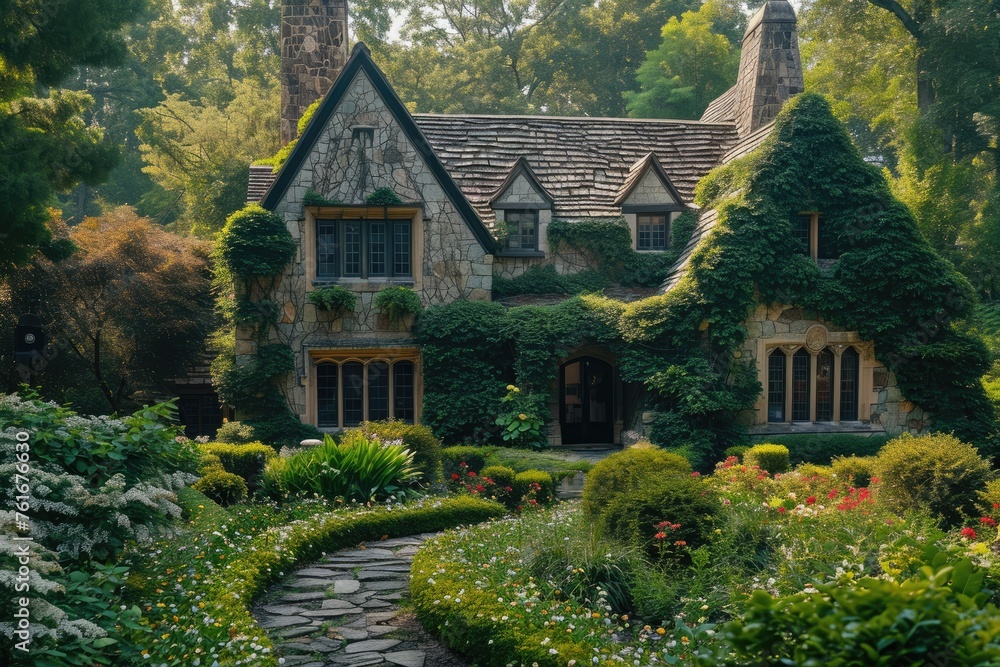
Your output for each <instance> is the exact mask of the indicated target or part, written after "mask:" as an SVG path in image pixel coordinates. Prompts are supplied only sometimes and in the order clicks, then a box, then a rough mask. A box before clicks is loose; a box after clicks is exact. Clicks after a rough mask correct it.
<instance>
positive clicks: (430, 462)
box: [358, 419, 441, 482]
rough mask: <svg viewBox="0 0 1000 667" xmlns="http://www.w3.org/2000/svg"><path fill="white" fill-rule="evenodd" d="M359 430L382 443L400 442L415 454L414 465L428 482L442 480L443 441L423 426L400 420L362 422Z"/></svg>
mask: <svg viewBox="0 0 1000 667" xmlns="http://www.w3.org/2000/svg"><path fill="white" fill-rule="evenodd" d="M358 429H359V430H360V431H361V432H362V433H364V434H365V435H366V436H368V437H373V438H376V439H378V440H380V441H382V442H389V441H397V440H398V441H400V442H401V443H402V444H403V446H404V447H406V448H407V449H409V450H410V451H411V452H413V465H414V466H416V468H417V469H418V470H419V471H420V472H421V473H423V475H424V479H425V480H427V481H428V482H436V481H438V480H440V479H441V441H440V440H438V439H437V437H436V436H435V435H434V432H433V431H431V429H430V428H428V427H427V426H425V425H423V424H408V423H406V422H404V421H401V420H399V419H386V420H384V421H373V422H362V424H361V425H360V426H359V427H358Z"/></svg>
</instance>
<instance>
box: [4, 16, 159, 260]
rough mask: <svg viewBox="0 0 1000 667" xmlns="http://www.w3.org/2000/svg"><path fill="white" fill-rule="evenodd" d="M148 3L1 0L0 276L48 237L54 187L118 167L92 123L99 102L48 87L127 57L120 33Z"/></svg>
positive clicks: (92, 178) (96, 177)
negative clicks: (89, 116)
mask: <svg viewBox="0 0 1000 667" xmlns="http://www.w3.org/2000/svg"><path fill="white" fill-rule="evenodd" d="M141 7H142V0H113V1H111V2H108V1H107V0H78V1H76V2H40V1H39V0H0V34H3V35H4V39H3V40H0V204H2V205H0V239H2V240H3V245H4V250H5V252H4V253H3V256H2V257H0V274H3V273H6V272H9V271H10V270H11V269H12V268H13V267H14V266H16V265H19V264H22V263H24V262H25V261H26V260H27V259H28V258H29V257H30V256H31V255H32V253H33V252H34V250H35V248H37V247H40V246H44V245H45V244H46V243H47V242H48V240H49V238H50V237H49V233H48V230H47V227H46V221H47V220H48V217H49V213H48V206H50V205H51V204H53V203H54V196H55V194H56V192H58V191H60V190H65V189H68V188H70V187H71V186H72V185H74V184H75V183H76V182H78V181H81V180H84V181H97V180H100V179H101V178H103V177H104V176H105V175H106V174H107V172H108V171H109V170H110V168H111V167H112V166H113V165H114V162H115V151H114V148H113V147H112V145H111V144H110V143H109V142H107V141H106V140H105V138H104V136H103V133H102V132H101V130H100V129H99V128H95V127H91V126H89V125H88V124H87V123H86V121H85V119H84V115H85V113H86V112H87V110H88V109H89V108H90V105H91V104H92V100H91V98H89V97H88V96H86V95H82V94H79V93H68V92H66V93H63V92H58V91H55V92H52V93H51V94H50V93H48V92H46V91H47V89H48V87H49V86H54V85H56V84H58V83H59V82H60V81H62V80H63V79H64V78H65V77H66V76H67V75H69V74H70V73H71V72H72V71H73V69H74V68H75V67H77V66H79V65H110V64H114V63H117V62H120V61H121V59H122V57H123V56H124V53H125V44H124V42H123V40H122V39H121V34H120V29H121V27H122V25H123V24H124V23H126V22H127V21H129V20H130V19H132V18H133V17H134V16H135V15H136V14H137V13H138V11H139V10H140V8H141ZM35 95H37V97H34V96H35Z"/></svg>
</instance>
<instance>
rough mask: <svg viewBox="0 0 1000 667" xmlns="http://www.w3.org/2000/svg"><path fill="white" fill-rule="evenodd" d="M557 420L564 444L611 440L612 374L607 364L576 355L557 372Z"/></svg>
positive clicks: (613, 415) (612, 435) (612, 433)
mask: <svg viewBox="0 0 1000 667" xmlns="http://www.w3.org/2000/svg"><path fill="white" fill-rule="evenodd" d="M559 388H560V391H559V393H560V410H559V423H560V426H561V430H562V442H563V444H564V445H578V444H583V443H586V444H591V443H608V444H610V443H611V442H613V441H614V425H615V410H614V396H615V393H614V374H613V372H612V369H611V364H609V363H607V362H606V361H601V360H600V359H595V358H594V357H580V358H579V359H574V360H573V361H570V362H568V363H566V364H564V365H563V367H562V369H561V371H560V383H559Z"/></svg>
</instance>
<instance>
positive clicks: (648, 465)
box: [583, 446, 691, 519]
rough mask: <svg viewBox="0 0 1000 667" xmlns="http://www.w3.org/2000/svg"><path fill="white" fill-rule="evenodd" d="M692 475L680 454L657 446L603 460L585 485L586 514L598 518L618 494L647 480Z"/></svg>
mask: <svg viewBox="0 0 1000 667" xmlns="http://www.w3.org/2000/svg"><path fill="white" fill-rule="evenodd" d="M677 473H680V474H687V475H690V473H691V464H690V463H688V460H687V459H686V458H684V457H683V456H681V455H680V454H674V453H672V452H667V451H664V450H662V449H658V448H656V447H638V446H633V447H629V448H628V449H624V450H622V451H620V452H616V453H614V454H612V455H611V456H609V457H607V458H606V459H603V460H601V461H599V462H598V463H597V464H595V465H594V467H593V468H592V469H591V471H590V472H589V473H587V477H586V479H585V480H584V483H583V511H584V512H585V513H586V514H587V516H589V517H590V518H591V519H596V518H597V517H598V516H599V515H600V514H601V512H602V511H603V510H604V508H605V507H607V506H608V505H609V504H610V503H611V501H612V500H613V499H614V498H615V497H616V496H618V495H620V494H622V493H626V492H628V491H631V490H633V489H636V488H638V487H639V486H640V485H642V483H643V482H645V481H646V480H647V479H650V478H656V477H662V476H664V475H670V474H677Z"/></svg>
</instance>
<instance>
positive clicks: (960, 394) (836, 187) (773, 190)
mask: <svg viewBox="0 0 1000 667" xmlns="http://www.w3.org/2000/svg"><path fill="white" fill-rule="evenodd" d="M696 200H697V202H698V204H699V205H701V206H702V207H703V208H715V209H716V210H717V211H718V224H717V226H716V227H715V228H714V229H713V230H712V232H711V233H710V235H709V237H708V239H707V240H706V241H705V242H704V243H703V244H702V245H701V246H700V247H699V248H698V249H697V250H696V252H695V253H694V255H693V256H692V259H691V264H690V270H689V272H688V273H687V275H686V276H685V278H684V279H683V280H682V281H681V283H680V284H679V285H677V286H676V287H675V288H674V289H672V290H671V291H670V292H668V293H667V294H665V295H662V296H656V297H652V298H650V299H646V300H644V301H641V302H637V303H635V304H631V305H629V306H628V307H627V308H626V310H625V314H624V316H623V318H622V320H621V330H622V335H623V337H624V339H625V340H626V341H627V342H628V343H629V344H630V345H629V346H628V349H629V350H631V349H634V348H635V346H642V347H644V348H645V349H656V350H657V351H658V354H657V355H656V361H655V364H654V365H653V366H652V367H651V368H650V370H649V372H648V373H646V379H645V384H646V387H647V389H648V391H649V395H650V397H651V401H652V404H653V406H652V407H654V408H655V409H656V410H657V412H658V416H657V419H656V423H655V424H654V428H653V435H654V439H656V440H658V441H660V442H666V443H671V442H674V443H676V442H686V441H690V440H692V439H693V440H694V442H695V443H696V445H697V446H698V448H699V449H701V450H707V451H710V452H711V453H712V454H713V455H714V454H718V453H719V452H721V450H722V449H724V448H725V447H726V446H729V445H732V444H735V443H734V442H733V441H732V437H731V436H732V432H731V431H732V429H731V427H729V426H727V423H728V424H732V423H733V419H732V416H734V415H735V413H736V412H738V411H739V410H741V409H744V408H749V407H751V406H752V404H753V402H754V400H755V399H756V396H757V395H759V391H760V385H759V383H758V382H757V380H756V373H755V372H753V371H752V369H750V368H748V367H747V364H745V363H743V362H741V361H740V360H738V359H735V358H734V353H735V352H736V351H737V350H738V349H739V348H740V346H741V345H742V344H743V342H744V341H745V339H746V337H747V331H746V329H745V327H744V322H745V321H746V319H747V317H748V316H749V315H750V313H751V311H752V309H753V308H754V307H755V306H756V305H757V304H758V303H776V304H785V305H795V306H801V307H803V308H807V309H811V310H814V311H816V312H817V313H820V314H822V315H823V316H824V317H826V318H828V319H830V320H832V321H833V322H836V323H837V324H838V325H840V326H842V327H845V328H847V329H851V330H856V331H858V332H859V334H860V336H861V338H862V339H865V340H871V341H873V342H874V345H875V352H876V355H877V357H878V358H879V359H880V360H881V361H883V362H884V363H886V364H887V365H888V366H889V367H890V368H892V369H893V370H894V371H895V372H896V375H897V378H898V380H899V384H900V388H901V389H902V392H903V394H904V395H905V396H906V397H907V398H908V399H910V400H912V401H915V402H916V403H918V404H919V405H920V406H921V407H923V408H925V409H926V410H928V411H930V412H931V414H932V419H933V420H934V421H933V424H934V427H935V428H936V429H939V430H942V431H954V432H955V433H956V435H958V436H959V437H960V438H962V439H965V440H969V441H973V442H979V443H985V441H986V438H988V434H989V433H990V431H991V429H992V428H994V424H993V421H992V414H991V410H990V406H989V404H988V402H987V400H986V397H985V395H984V393H983V390H982V386H981V384H980V383H979V378H980V377H981V376H982V374H983V372H984V371H985V369H986V367H987V363H988V359H989V357H988V354H987V352H986V349H985V347H984V346H983V344H982V343H981V342H980V341H979V340H978V339H976V338H974V337H972V336H968V335H966V334H963V333H960V332H958V331H957V330H956V328H955V327H954V326H952V325H953V323H954V322H955V321H956V320H958V319H960V318H963V317H965V316H967V315H969V313H970V312H971V310H972V308H973V307H974V305H975V296H974V293H973V290H972V287H971V286H970V285H969V283H968V282H967V281H966V280H965V279H964V278H963V277H962V276H961V275H960V274H959V273H958V272H957V271H956V270H955V269H954V267H952V266H951V264H950V263H948V262H947V261H946V260H944V259H943V258H941V257H939V256H938V255H937V254H936V253H935V252H934V251H933V250H932V249H931V248H930V246H929V245H928V244H927V242H926V241H925V240H924V239H923V237H921V235H920V233H919V232H918V231H917V227H916V224H915V221H914V219H913V216H912V214H911V213H910V212H909V210H908V209H907V208H906V207H905V206H904V205H903V204H901V203H900V202H898V201H897V200H896V199H894V198H893V197H892V195H891V193H890V191H889V188H888V185H887V184H886V181H885V178H884V177H883V175H882V174H881V172H880V171H879V170H878V169H876V168H875V167H873V166H871V165H868V164H866V163H865V161H864V160H863V159H862V157H861V155H860V154H859V153H858V151H857V149H856V148H855V146H854V145H853V144H852V143H851V140H850V138H849V136H848V134H847V132H846V131H845V130H844V128H843V127H842V126H841V124H840V123H839V122H838V121H837V120H835V119H834V117H833V115H832V114H831V112H830V107H829V104H828V103H827V102H826V101H825V100H824V99H823V98H822V97H820V96H817V95H809V94H803V95H799V96H798V97H796V98H794V99H793V100H792V101H791V102H789V103H788V104H787V105H786V106H785V109H784V110H783V111H782V113H781V114H780V115H779V117H778V119H777V121H776V123H775V128H774V131H773V132H772V134H771V135H770V137H769V138H768V139H767V140H766V141H765V142H764V144H763V145H762V146H761V147H760V148H758V149H757V150H756V151H754V152H753V153H752V154H750V155H748V156H746V157H744V158H742V159H740V160H737V161H735V162H733V163H731V164H729V165H725V166H723V167H720V168H718V169H716V170H714V171H713V172H712V173H710V174H709V175H708V176H706V177H705V178H704V179H703V180H702V181H701V183H699V186H698V190H697V194H696ZM801 211H822V212H823V214H824V216H825V218H824V227H823V230H824V234H828V235H829V238H831V239H832V241H833V243H834V245H835V246H836V248H837V249H838V250H839V253H840V258H839V260H838V261H837V262H836V263H835V265H833V267H832V268H831V269H824V270H821V268H820V267H819V266H817V263H816V262H814V261H813V260H811V259H810V258H809V257H806V256H805V255H802V254H799V253H797V252H796V251H795V248H794V242H793V239H794V230H793V228H792V216H793V215H795V214H796V213H799V212H801ZM647 360H648V356H647V355H644V360H643V363H645V362H646V361H647ZM626 363H632V362H630V361H626ZM634 370H635V373H636V374H641V371H640V369H638V368H636V369H634Z"/></svg>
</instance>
